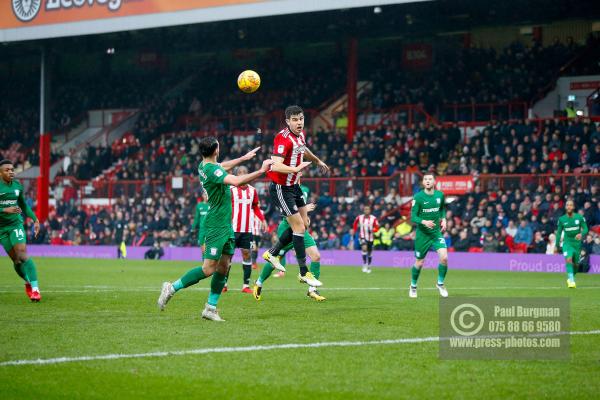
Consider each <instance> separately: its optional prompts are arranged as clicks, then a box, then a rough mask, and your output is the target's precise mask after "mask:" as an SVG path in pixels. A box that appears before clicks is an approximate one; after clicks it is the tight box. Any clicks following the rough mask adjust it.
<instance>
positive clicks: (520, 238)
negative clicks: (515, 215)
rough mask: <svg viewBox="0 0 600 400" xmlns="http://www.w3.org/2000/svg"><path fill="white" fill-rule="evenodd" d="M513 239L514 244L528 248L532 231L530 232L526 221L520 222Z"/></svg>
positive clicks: (531, 238)
mask: <svg viewBox="0 0 600 400" xmlns="http://www.w3.org/2000/svg"><path fill="white" fill-rule="evenodd" d="M514 239H515V243H516V244H520V243H522V244H524V245H526V246H529V245H530V244H531V242H532V240H533V231H532V230H531V227H530V226H529V224H528V223H527V220H525V219H523V220H521V223H520V224H519V227H518V228H517V233H516V235H515V236H514Z"/></svg>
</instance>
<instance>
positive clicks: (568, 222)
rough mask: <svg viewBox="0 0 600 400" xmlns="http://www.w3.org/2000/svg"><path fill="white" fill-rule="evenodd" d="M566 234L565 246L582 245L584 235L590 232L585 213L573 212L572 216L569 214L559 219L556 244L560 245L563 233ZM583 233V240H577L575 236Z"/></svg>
mask: <svg viewBox="0 0 600 400" xmlns="http://www.w3.org/2000/svg"><path fill="white" fill-rule="evenodd" d="M563 232H564V234H565V237H564V239H563V246H564V245H565V244H566V245H570V246H581V242H582V241H583V237H584V236H585V235H587V233H588V226H587V224H586V222H585V218H583V215H581V214H578V213H573V215H572V216H570V217H569V216H568V215H567V214H565V215H563V216H562V217H560V218H559V219H558V229H557V230H556V246H557V247H558V245H559V243H560V239H561V236H562V234H563ZM580 233H581V240H577V239H576V238H575V236H577V235H578V234H580Z"/></svg>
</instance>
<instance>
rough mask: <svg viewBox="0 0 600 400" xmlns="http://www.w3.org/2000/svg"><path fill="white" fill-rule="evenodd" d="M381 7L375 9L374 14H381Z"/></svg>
mask: <svg viewBox="0 0 600 400" xmlns="http://www.w3.org/2000/svg"><path fill="white" fill-rule="evenodd" d="M381 11H382V10H381V7H379V6H377V7H375V8H374V9H373V14H381Z"/></svg>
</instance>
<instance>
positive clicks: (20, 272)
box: [13, 263, 27, 281]
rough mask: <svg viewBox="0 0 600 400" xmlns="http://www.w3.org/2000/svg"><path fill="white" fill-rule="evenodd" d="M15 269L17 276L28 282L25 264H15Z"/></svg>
mask: <svg viewBox="0 0 600 400" xmlns="http://www.w3.org/2000/svg"><path fill="white" fill-rule="evenodd" d="M13 267H14V269H15V272H16V273H17V275H19V276H20V277H21V279H23V280H24V281H27V277H26V276H25V272H24V271H23V264H17V263H14V264H13Z"/></svg>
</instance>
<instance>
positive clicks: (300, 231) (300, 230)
mask: <svg viewBox="0 0 600 400" xmlns="http://www.w3.org/2000/svg"><path fill="white" fill-rule="evenodd" d="M293 232H294V233H295V234H296V235H304V232H306V227H305V226H304V225H300V226H298V227H297V228H296V229H293Z"/></svg>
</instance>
